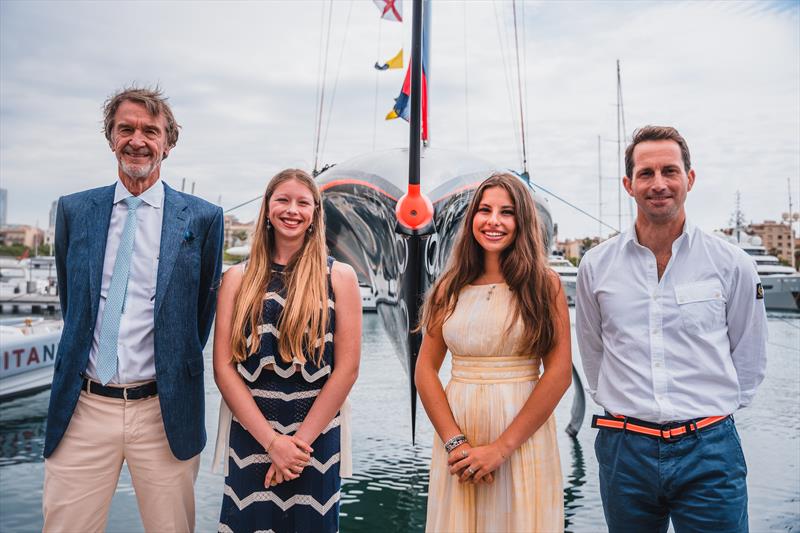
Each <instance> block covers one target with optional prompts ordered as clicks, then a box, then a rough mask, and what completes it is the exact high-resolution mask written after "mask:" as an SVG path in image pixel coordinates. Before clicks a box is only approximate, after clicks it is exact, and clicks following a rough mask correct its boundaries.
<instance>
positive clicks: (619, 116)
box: [617, 59, 622, 231]
mask: <svg viewBox="0 0 800 533" xmlns="http://www.w3.org/2000/svg"><path fill="white" fill-rule="evenodd" d="M620 84H621V77H620V73H619V59H617V227H618V228H619V231H622V129H621V128H622V124H620V120H621V119H622V114H621V113H620V108H621V105H622V99H621V94H620Z"/></svg>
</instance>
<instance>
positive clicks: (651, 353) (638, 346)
mask: <svg viewBox="0 0 800 533" xmlns="http://www.w3.org/2000/svg"><path fill="white" fill-rule="evenodd" d="M758 283H759V278H758V274H757V272H756V269H755V263H754V262H753V260H752V258H750V257H749V256H748V255H747V254H746V253H745V252H744V251H742V250H741V249H739V248H738V247H736V246H734V245H733V244H731V243H728V242H726V241H724V240H723V239H720V238H719V237H715V236H713V235H709V234H707V233H704V232H703V231H701V230H700V229H698V228H695V227H694V226H692V225H691V224H690V223H689V221H687V222H686V223H685V225H684V229H683V233H682V234H681V235H680V236H679V237H678V238H677V239H676V240H675V242H673V244H672V257H671V258H670V260H669V263H668V264H667V267H666V269H665V270H664V274H663V275H662V277H661V280H659V279H658V272H657V270H656V258H655V255H654V254H653V253H652V252H651V251H650V250H649V249H648V248H645V247H644V246H642V245H641V244H639V241H638V239H637V237H636V231H635V229H634V228H633V227H631V228H630V229H628V230H627V231H625V232H624V233H622V234H620V235H618V236H616V237H614V238H612V239H609V240H607V241H606V242H604V243H602V244H600V245H599V246H597V247H595V248H593V249H591V250H589V251H588V252H587V253H586V255H585V256H584V257H583V259H582V260H581V264H580V268H579V270H578V282H577V303H576V322H575V323H576V328H577V336H578V346H579V348H580V354H581V360H582V361H583V368H584V372H585V374H586V380H587V382H588V387H589V391H590V393H591V395H592V397H593V398H594V400H595V401H596V402H597V403H598V404H600V405H601V406H603V407H604V408H605V409H606V410H608V411H609V412H611V413H613V414H620V415H625V416H630V417H634V418H639V419H642V420H646V421H649V422H653V423H658V424H663V423H665V422H671V421H683V420H689V419H693V418H700V417H707V416H715V415H728V414H731V413H733V412H734V411H736V410H737V409H738V408H740V407H744V406H746V405H748V404H749V403H750V402H751V401H752V399H753V395H754V394H755V391H756V387H757V386H758V385H759V383H761V380H762V379H763V378H764V372H765V370H766V340H767V317H766V311H765V308H764V300H762V299H758V298H757V292H756V291H757V285H758Z"/></svg>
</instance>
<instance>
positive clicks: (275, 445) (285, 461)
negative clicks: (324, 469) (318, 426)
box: [264, 434, 314, 488]
mask: <svg viewBox="0 0 800 533" xmlns="http://www.w3.org/2000/svg"><path fill="white" fill-rule="evenodd" d="M313 451H314V450H313V449H312V448H311V446H309V445H308V443H307V442H305V441H304V440H302V439H300V438H299V437H296V436H293V435H282V434H278V435H277V436H275V437H274V439H273V441H272V443H271V444H270V445H269V446H268V449H267V452H268V453H269V457H270V459H271V460H272V464H271V465H270V466H269V470H267V476H266V478H264V486H265V487H267V488H269V487H271V486H275V485H277V484H278V483H283V482H284V481H289V480H292V479H297V478H298V477H300V474H301V473H302V472H303V468H305V467H306V466H307V465H308V463H309V462H310V461H311V452H313Z"/></svg>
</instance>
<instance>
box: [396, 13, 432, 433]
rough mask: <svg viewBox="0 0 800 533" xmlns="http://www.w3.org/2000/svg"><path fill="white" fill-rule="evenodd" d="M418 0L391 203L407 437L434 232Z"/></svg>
mask: <svg viewBox="0 0 800 533" xmlns="http://www.w3.org/2000/svg"><path fill="white" fill-rule="evenodd" d="M422 16H423V7H422V0H414V3H413V16H412V26H411V29H412V32H411V69H410V71H411V110H410V117H409V119H410V120H409V128H408V131H409V140H408V190H407V192H406V194H404V195H403V196H402V197H401V198H400V199H399V200H398V201H397V205H396V207H395V215H396V217H397V224H396V225H395V232H396V233H399V234H400V235H402V236H403V237H405V239H406V244H407V246H408V260H407V261H406V271H405V272H404V273H403V278H402V294H403V300H404V302H405V305H406V309H407V310H408V325H409V332H408V353H407V358H408V359H407V360H408V381H409V392H410V396H411V441H412V443H413V442H414V439H415V435H416V417H417V387H416V385H415V384H414V369H415V368H416V366H417V357H418V355H419V348H420V345H421V344H422V334H421V333H420V332H414V331H413V329H414V328H415V327H416V325H417V323H418V322H419V311H420V307H421V304H422V295H423V293H424V291H425V287H424V278H423V276H424V272H423V269H424V268H425V267H424V261H420V258H422V256H423V246H424V237H425V236H427V235H431V234H433V233H435V232H436V226H435V224H434V220H433V204H432V203H431V201H430V199H429V198H428V197H427V196H426V195H424V194H422V191H421V188H420V130H421V122H422V121H421V114H420V111H421V108H422Z"/></svg>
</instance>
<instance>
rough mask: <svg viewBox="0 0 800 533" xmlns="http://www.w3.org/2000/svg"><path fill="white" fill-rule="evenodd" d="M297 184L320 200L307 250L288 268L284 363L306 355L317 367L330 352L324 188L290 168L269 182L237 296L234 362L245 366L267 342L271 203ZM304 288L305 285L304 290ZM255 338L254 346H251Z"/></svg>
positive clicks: (280, 323) (282, 326)
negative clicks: (263, 329) (263, 333)
mask: <svg viewBox="0 0 800 533" xmlns="http://www.w3.org/2000/svg"><path fill="white" fill-rule="evenodd" d="M289 180H296V181H298V182H300V183H301V184H302V185H304V186H306V187H307V188H308V190H309V191H311V194H312V196H313V197H314V214H313V216H312V222H311V227H310V231H308V232H306V234H305V240H304V241H303V247H302V248H301V249H300V251H298V252H297V254H295V256H294V257H293V258H292V259H291V261H289V264H288V265H286V270H285V271H284V276H286V287H287V290H286V304H285V305H284V309H283V312H282V313H281V318H280V320H279V321H278V324H277V328H278V331H280V337H279V338H278V351H279V352H280V357H281V359H282V360H283V361H285V362H287V363H289V362H291V361H292V359H293V358H294V359H297V360H299V361H301V362H304V363H305V361H306V355H305V354H306V352H308V353H313V354H314V355H313V360H314V362H315V363H316V365H317V366H319V365H320V363H321V361H322V354H323V352H324V349H325V333H326V329H327V327H328V319H329V312H328V276H327V261H328V252H327V248H326V246H325V226H324V222H323V218H322V203H321V198H320V193H319V188H318V187H317V184H316V183H315V182H314V180H313V179H312V178H311V176H309V175H308V173H306V172H305V171H303V170H299V169H296V168H289V169H286V170H282V171H281V172H279V173H278V174H276V175H275V176H274V177H273V178H272V179H271V180H270V181H269V184H267V190H266V192H265V193H264V199H263V200H262V202H261V210H260V212H259V215H258V223H257V224H256V229H255V232H254V233H253V239H252V241H253V245H252V247H251V249H250V259H249V260H248V262H247V266H246V268H245V272H244V278H243V280H242V285H241V287H240V288H239V293H238V294H237V296H236V306H235V308H234V311H233V328H232V333H231V352H232V354H233V356H232V358H231V359H232V361H233V362H234V363H240V362H242V361H244V360H245V359H247V357H248V356H249V355H250V354H253V353H256V352H258V349H259V347H260V345H261V342H260V340H261V338H260V335H259V334H258V326H259V325H260V324H261V320H262V318H263V316H262V314H263V310H264V297H265V295H266V291H267V287H268V286H269V282H270V278H271V277H272V264H273V263H272V256H273V253H274V251H273V246H274V242H275V235H274V229H272V228H271V227H269V226H268V225H267V220H268V215H269V201H270V198H272V195H273V194H274V193H275V189H276V188H277V187H278V186H279V185H280V184H281V183H284V182H287V181H289ZM301 284H302V286H301ZM248 340H249V343H248Z"/></svg>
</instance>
